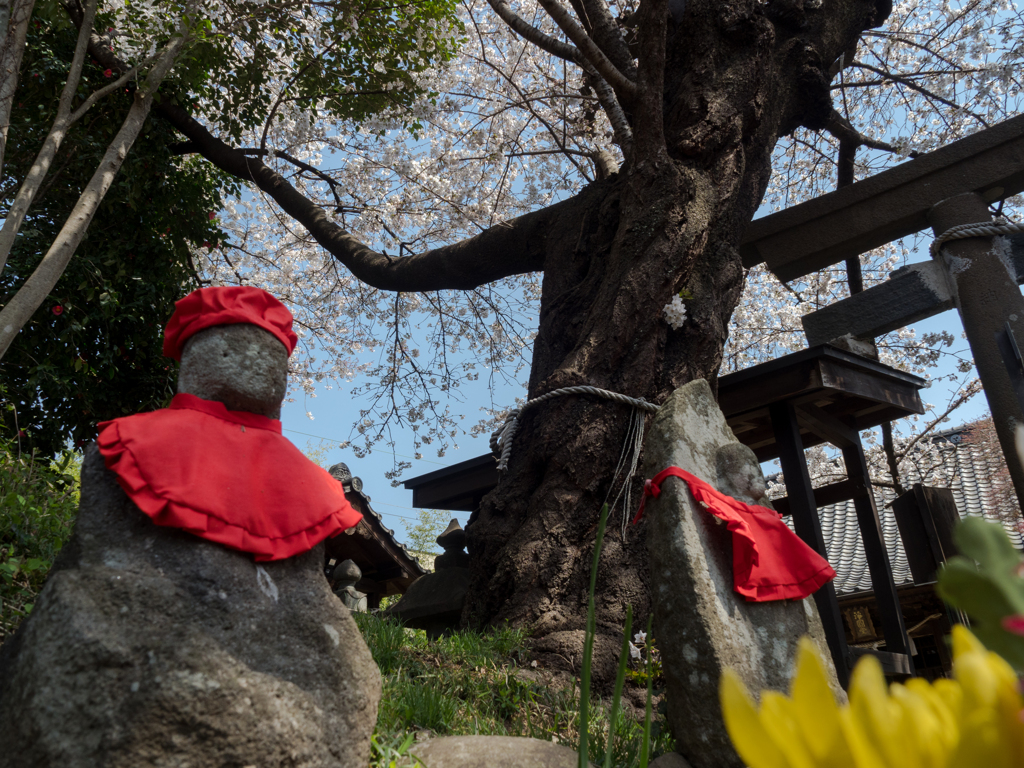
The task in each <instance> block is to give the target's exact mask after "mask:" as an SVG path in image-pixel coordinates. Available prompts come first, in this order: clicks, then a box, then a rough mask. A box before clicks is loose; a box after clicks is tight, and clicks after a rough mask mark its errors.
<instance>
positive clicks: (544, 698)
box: [355, 614, 673, 768]
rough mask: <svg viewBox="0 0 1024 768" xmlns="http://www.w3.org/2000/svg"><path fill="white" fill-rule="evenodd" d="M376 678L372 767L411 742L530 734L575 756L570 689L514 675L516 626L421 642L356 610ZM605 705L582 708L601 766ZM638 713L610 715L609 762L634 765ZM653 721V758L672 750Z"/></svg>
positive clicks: (521, 638)
mask: <svg viewBox="0 0 1024 768" xmlns="http://www.w3.org/2000/svg"><path fill="white" fill-rule="evenodd" d="M355 619H356V622H357V623H358V624H359V627H360V629H361V630H362V633H363V636H364V638H365V639H366V643H367V645H368V646H369V648H370V651H371V653H372V654H373V658H374V661H376V662H377V665H378V667H380V671H381V676H382V678H383V681H384V692H383V696H382V697H381V703H380V708H379V710H378V715H377V730H376V732H375V734H374V741H373V756H372V761H371V766H373V767H374V768H378V767H379V768H387V767H388V766H389V765H391V764H392V763H396V764H397V763H401V762H402V760H401V756H402V755H405V754H407V753H408V751H409V750H410V749H411V747H412V745H413V743H414V742H413V740H414V738H415V737H416V736H417V735H420V736H422V735H424V734H422V732H423V731H430V732H431V735H437V736H456V735H470V734H480V735H500V736H530V737H533V738H537V739H543V740H545V741H552V740H553V738H554V740H556V741H557V742H558V743H559V744H563V745H565V746H567V747H570V748H571V749H574V750H578V749H579V747H580V695H579V690H578V687H577V688H564V689H557V690H556V689H549V688H546V687H544V686H541V685H539V684H537V683H535V682H532V681H530V680H527V679H525V677H522V676H520V675H519V674H517V669H518V668H520V667H523V666H528V665H529V658H528V655H527V652H526V651H525V635H524V633H523V632H522V630H514V629H498V630H493V631H490V632H486V633H477V632H459V633H456V634H453V635H451V636H449V637H443V638H440V639H438V640H428V639H427V637H426V634H425V633H424V632H422V631H420V630H411V629H404V628H403V627H402V626H401V625H400V624H399V623H397V622H396V621H394V620H392V619H380V618H377V617H375V616H372V615H369V614H355ZM611 709H612V705H611V702H610V701H605V702H602V701H600V700H599V699H598V698H596V697H595V698H593V699H592V700H591V701H590V702H589V723H590V727H589V728H588V729H587V740H586V741H587V744H588V755H589V759H590V760H591V761H592V762H594V763H597V764H598V765H601V764H603V763H604V762H605V757H606V755H605V753H606V749H607V742H608V732H609V721H610V710H611ZM643 732H644V724H643V720H642V715H641V716H640V717H639V718H638V717H634V716H631V715H630V714H629V713H626V712H623V711H622V710H621V709H620V710H618V711H617V712H616V713H615V728H614V734H615V739H614V741H613V748H612V754H611V755H610V761H609V764H610V765H613V766H616V767H617V768H641V759H642V752H643V749H642V742H643ZM672 748H673V747H672V743H671V739H670V738H669V736H668V732H667V729H666V728H663V727H662V722H661V720H660V719H655V721H654V723H653V728H652V735H651V749H650V753H649V754H650V756H651V758H653V757H655V756H657V755H660V754H662V753H663V752H666V751H670V750H671V749H672Z"/></svg>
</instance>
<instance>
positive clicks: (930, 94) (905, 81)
mask: <svg viewBox="0 0 1024 768" xmlns="http://www.w3.org/2000/svg"><path fill="white" fill-rule="evenodd" d="M853 66H855V67H857V68H859V69H866V70H867V71H868V72H874V73H875V74H876V75H879V76H881V77H883V78H886V79H888V80H891V81H892V82H894V83H899V84H900V85H903V86H906V87H907V88H909V89H910V90H912V91H916V92H917V93H920V94H921V95H922V96H924V97H926V98H929V99H933V100H935V101H937V102H939V103H940V104H944V105H945V106H947V107H949V108H951V109H953V110H956V111H957V112H964V113H966V114H968V115H970V116H971V117H973V118H974V119H975V120H977V121H978V122H979V123H981V124H982V125H983V126H985V127H986V128H988V127H989V124H988V122H987V121H986V120H985V118H983V117H982V116H981V115H979V114H977V113H976V112H972V111H971V110H969V109H967V107H965V106H963V105H961V104H957V103H956V102H955V101H950V100H949V99H946V98H943V97H942V96H939V94H937V93H935V92H934V91H930V90H929V89H927V88H925V87H924V86H923V85H918V84H917V83H915V82H914V81H913V80H911V79H910V78H907V77H903V76H901V75H897V74H894V73H892V72H887V71H885V70H884V69H880V68H878V67H873V66H871V65H870V64H865V63H864V62H863V61H855V62H853Z"/></svg>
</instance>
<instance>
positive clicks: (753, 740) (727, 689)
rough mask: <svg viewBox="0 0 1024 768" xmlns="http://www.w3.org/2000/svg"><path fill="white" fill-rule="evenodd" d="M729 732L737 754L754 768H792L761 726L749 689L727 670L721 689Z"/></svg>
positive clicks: (720, 685)
mask: <svg viewBox="0 0 1024 768" xmlns="http://www.w3.org/2000/svg"><path fill="white" fill-rule="evenodd" d="M718 696H719V699H720V700H721V702H722V716H723V718H724V719H725V730H726V731H727V732H728V733H729V738H730V739H732V745H733V746H734V747H735V748H736V753H737V754H738V755H739V756H740V759H741V760H743V762H745V763H746V764H747V765H748V766H750V768H790V765H789V762H788V761H787V760H786V758H785V756H784V755H783V754H782V751H781V750H780V749H779V748H778V747H777V746H776V745H775V742H774V740H773V739H772V738H771V736H770V735H769V733H768V732H767V731H766V730H765V728H764V726H763V725H762V724H761V718H760V717H759V716H758V712H757V708H756V707H755V706H754V702H753V701H751V699H750V694H749V693H747V689H746V686H744V685H743V681H742V680H740V677H739V675H737V674H736V673H735V672H734V671H733V670H731V669H726V670H725V673H724V674H723V675H722V680H721V682H720V683H719V685H718Z"/></svg>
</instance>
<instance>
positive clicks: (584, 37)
mask: <svg viewBox="0 0 1024 768" xmlns="http://www.w3.org/2000/svg"><path fill="white" fill-rule="evenodd" d="M538 2H539V3H540V5H541V7H542V8H543V9H544V10H545V11H547V12H548V15H550V16H551V18H552V19H554V20H555V23H556V24H557V25H558V26H559V28H560V29H561V30H562V31H563V32H565V34H566V37H568V38H569V39H570V40H572V41H573V42H574V43H575V44H576V47H577V48H578V49H579V52H580V53H581V54H583V57H584V58H585V59H586V60H587V62H589V63H590V65H591V66H593V68H594V69H595V70H597V72H598V73H599V74H600V75H601V77H603V78H604V79H605V80H606V81H607V82H608V84H609V85H610V86H611V87H612V88H613V89H614V90H615V94H616V96H618V98H619V101H626V102H632V101H633V100H634V99H635V98H636V96H637V86H636V82H635V81H634V80H630V79H629V78H628V77H626V76H625V75H624V74H622V72H620V71H619V69H618V68H617V67H616V66H615V65H614V64H612V62H611V60H609V58H608V57H607V56H605V54H604V51H602V50H601V49H600V48H599V47H598V45H597V43H595V42H594V40H593V39H592V38H591V37H590V35H588V34H587V32H586V30H585V29H583V27H581V26H580V25H579V23H578V22H577V21H576V20H575V19H574V18H573V17H572V14H570V13H569V11H567V10H566V8H565V6H563V5H562V4H561V3H559V2H558V0H538Z"/></svg>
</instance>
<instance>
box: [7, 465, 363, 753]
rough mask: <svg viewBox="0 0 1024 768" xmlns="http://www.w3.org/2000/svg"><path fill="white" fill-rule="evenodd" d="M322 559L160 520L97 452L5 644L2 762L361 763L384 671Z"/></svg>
mask: <svg viewBox="0 0 1024 768" xmlns="http://www.w3.org/2000/svg"><path fill="white" fill-rule="evenodd" d="M323 559H324V556H323V547H322V545H321V546H317V547H315V548H314V549H312V550H311V551H309V552H306V553H305V554H302V555H299V556H297V557H293V558H290V559H287V560H281V561H276V562H266V563H254V562H253V558H252V556H251V555H249V554H244V553H239V552H234V551H231V550H228V549H226V548H224V547H221V546H219V545H217V544H213V543H210V542H207V541H205V540H203V539H200V538H197V537H195V536H193V535H191V534H188V533H185V532H183V531H180V530H177V529H172V528H161V527H158V526H156V525H154V524H153V523H152V522H151V521H150V519H149V518H148V517H146V516H145V515H143V514H142V513H141V512H140V511H139V510H138V508H137V507H135V505H134V504H132V502H131V501H130V500H129V499H128V497H127V496H126V495H125V493H124V491H122V489H121V488H120V487H119V486H118V485H117V483H116V482H115V479H114V475H113V474H112V473H111V472H109V471H108V470H106V469H105V467H104V466H103V460H102V458H101V457H100V455H99V453H98V452H97V451H96V449H95V448H91V449H90V450H89V451H88V452H87V454H86V458H85V463H84V466H83V469H82V500H81V507H80V511H79V517H78V521H77V523H76V526H75V531H74V534H73V535H72V537H71V539H70V541H69V542H68V544H67V545H66V546H65V548H64V551H63V552H62V553H61V555H60V557H59V558H58V561H57V563H56V564H55V566H54V569H53V571H52V573H51V574H50V577H49V579H48V580H47V583H46V586H45V588H44V589H43V591H42V593H41V594H40V596H39V599H38V601H37V602H36V605H35V609H34V610H33V612H32V614H31V615H30V616H29V617H28V619H26V620H25V622H24V623H23V625H22V626H21V628H20V629H19V631H18V632H17V633H16V634H15V635H14V636H13V637H12V638H11V639H10V640H8V642H7V643H6V644H5V645H4V646H3V649H2V651H0V722H2V723H3V727H2V728H0V766H18V768H24V767H26V766H56V765H59V766H61V767H62V768H148V767H150V766H153V767H154V768H155V767H156V766H161V767H163V766H181V767H184V766H189V768H207V767H208V768H223V766H237V768H241V767H242V766H249V765H253V766H290V767H292V768H298V767H299V766H303V767H308V768H323V767H325V766H339V767H345V768H349V767H350V768H363V767H364V766H365V765H366V764H367V761H368V759H369V746H370V744H369V739H370V736H371V734H372V732H373V728H374V725H375V722H376V714H377V703H378V701H379V698H380V675H379V673H378V671H377V668H376V666H375V665H374V663H373V660H372V658H371V656H370V653H369V650H368V649H367V647H366V645H365V643H364V642H363V640H362V637H361V636H360V634H359V630H358V628H357V627H356V625H355V623H354V622H353V620H352V618H351V616H350V615H349V611H348V610H347V609H346V608H345V607H344V606H343V605H342V604H341V602H340V601H339V600H338V598H337V597H336V596H335V595H333V594H332V593H331V590H330V587H329V586H328V584H327V581H326V579H325V578H324V575H323V570H322V566H323Z"/></svg>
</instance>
